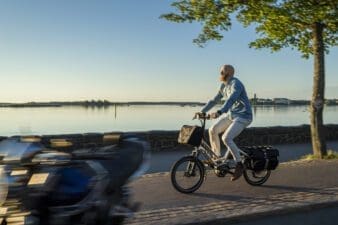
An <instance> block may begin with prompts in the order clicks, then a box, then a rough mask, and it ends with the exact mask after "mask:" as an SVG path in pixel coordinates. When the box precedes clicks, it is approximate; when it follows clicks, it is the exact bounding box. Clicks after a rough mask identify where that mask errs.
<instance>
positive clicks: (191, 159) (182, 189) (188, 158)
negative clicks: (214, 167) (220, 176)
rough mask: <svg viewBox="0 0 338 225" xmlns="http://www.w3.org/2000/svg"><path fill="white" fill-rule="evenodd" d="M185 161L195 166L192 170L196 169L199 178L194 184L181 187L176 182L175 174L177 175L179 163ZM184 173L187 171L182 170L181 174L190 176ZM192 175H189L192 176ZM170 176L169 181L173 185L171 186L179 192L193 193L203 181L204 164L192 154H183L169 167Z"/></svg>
mask: <svg viewBox="0 0 338 225" xmlns="http://www.w3.org/2000/svg"><path fill="white" fill-rule="evenodd" d="M185 162H189V163H190V162H191V163H193V166H194V167H195V168H194V169H193V170H194V171H193V172H195V170H198V172H199V176H200V177H199V178H198V180H197V182H196V184H194V185H192V187H189V188H185V187H182V186H181V185H180V184H179V182H177V176H178V172H179V171H178V170H177V169H178V168H179V166H180V165H182V164H183V163H185ZM186 173H188V172H186V171H185V172H184V173H183V175H184V176H185V177H190V176H186ZM192 176H193V175H191V177H192ZM170 177H171V183H172V185H173V187H174V188H175V189H176V190H177V191H179V192H181V193H184V194H190V193H193V192H195V191H196V190H198V189H199V188H200V187H201V185H202V184H203V182H204V178H205V168H204V165H203V164H202V162H201V161H200V160H199V159H197V158H196V157H193V156H185V157H183V158H181V159H180V160H178V161H177V162H175V164H174V165H173V166H172V168H171V171H170Z"/></svg>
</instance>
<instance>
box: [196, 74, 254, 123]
mask: <svg viewBox="0 0 338 225" xmlns="http://www.w3.org/2000/svg"><path fill="white" fill-rule="evenodd" d="M223 97H225V98H226V100H225V102H224V104H223V106H222V107H221V109H220V110H219V111H220V112H221V113H229V116H230V118H231V119H236V118H242V119H246V120H252V109H251V104H250V101H249V98H248V96H247V94H246V91H245V87H244V85H243V84H242V82H241V81H240V80H238V79H237V78H235V77H232V78H231V79H230V80H229V81H228V82H227V84H225V83H222V84H221V87H220V89H219V91H218V93H217V95H216V96H215V97H214V98H213V99H211V100H209V101H208V103H207V104H206V105H205V106H204V107H203V108H202V110H201V111H202V112H204V113H206V112H208V111H209V110H210V109H211V108H213V107H214V106H215V105H216V104H217V103H218V102H219V101H220V100H221V99H222V98H223Z"/></svg>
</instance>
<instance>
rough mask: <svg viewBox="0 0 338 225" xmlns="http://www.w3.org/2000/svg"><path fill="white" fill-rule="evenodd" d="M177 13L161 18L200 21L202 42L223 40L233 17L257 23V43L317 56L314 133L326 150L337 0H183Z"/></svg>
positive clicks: (315, 142) (319, 148)
mask: <svg viewBox="0 0 338 225" xmlns="http://www.w3.org/2000/svg"><path fill="white" fill-rule="evenodd" d="M171 5H172V7H173V8H174V9H175V12H173V13H168V14H164V15H162V16H161V18H164V19H167V20H169V21H173V22H178V23H182V22H189V23H192V22H198V23H200V24H201V25H202V31H201V33H200V34H199V36H198V37H197V38H196V39H194V40H193V42H194V43H196V44H197V45H199V46H200V47H203V46H204V44H205V43H206V42H207V41H209V40H217V41H219V40H221V39H222V38H223V35H222V33H223V32H224V31H228V30H229V29H230V28H231V25H232V19H237V20H238V21H239V22H240V23H241V24H243V25H244V27H248V26H254V27H255V29H256V33H257V36H258V37H257V39H256V40H255V41H253V42H251V43H249V46H250V47H253V48H257V49H259V48H269V49H271V52H275V51H279V50H281V49H282V48H284V47H291V48H292V49H297V50H298V51H299V52H301V53H302V56H303V57H305V58H309V57H310V56H311V55H313V59H314V75H313V93H312V101H311V105H310V108H311V137H312V146H313V151H314V154H315V155H316V156H317V157H319V158H323V156H324V155H326V154H327V151H326V143H325V127H324V126H323V106H324V99H325V98H324V90H325V70H324V69H325V64H324V58H325V53H327V54H328V52H329V48H330V47H332V46H337V40H338V37H337V27H338V13H337V12H338V1H337V0H179V1H175V2H173V3H172V4H171Z"/></svg>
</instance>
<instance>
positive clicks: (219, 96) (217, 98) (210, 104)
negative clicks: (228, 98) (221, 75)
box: [201, 84, 224, 113]
mask: <svg viewBox="0 0 338 225" xmlns="http://www.w3.org/2000/svg"><path fill="white" fill-rule="evenodd" d="M223 88H224V84H222V85H221V87H220V89H219V90H218V92H217V94H216V96H215V97H214V98H213V99H210V100H209V101H208V102H207V104H206V105H205V106H204V107H203V108H202V110H201V112H203V113H207V112H208V111H209V110H210V109H211V108H212V107H214V106H215V105H216V104H217V102H219V101H221V99H222V97H223V94H222V90H223Z"/></svg>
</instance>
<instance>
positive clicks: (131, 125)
mask: <svg viewBox="0 0 338 225" xmlns="http://www.w3.org/2000/svg"><path fill="white" fill-rule="evenodd" d="M200 108H201V107H199V106H197V107H192V106H185V107H181V106H123V107H117V108H116V110H115V107H108V108H84V107H50V108H0V115H1V117H0V126H1V128H0V136H11V135H27V134H61V133H85V132H110V131H147V130H178V129H179V128H180V127H181V126H182V124H194V123H197V121H192V120H191V118H192V116H193V114H194V112H197V111H199V110H200ZM309 115H310V114H309V112H308V110H307V107H306V106H292V107H285V106H279V107H277V106H257V107H255V108H254V121H253V123H252V124H251V125H250V126H255V127H261V126H287V125H300V124H309V120H310V119H309ZM324 122H325V123H326V124H329V123H335V124H338V106H328V107H326V108H325V112H324ZM210 123H211V122H209V123H208V124H207V126H209V125H210Z"/></svg>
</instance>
